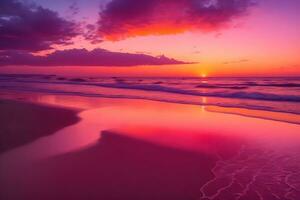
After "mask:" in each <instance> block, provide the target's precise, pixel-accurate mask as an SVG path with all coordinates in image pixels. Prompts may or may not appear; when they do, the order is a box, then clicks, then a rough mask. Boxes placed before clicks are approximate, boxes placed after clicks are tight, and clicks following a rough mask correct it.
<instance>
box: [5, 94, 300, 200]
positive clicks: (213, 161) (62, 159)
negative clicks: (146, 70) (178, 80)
mask: <svg viewBox="0 0 300 200" xmlns="http://www.w3.org/2000/svg"><path fill="white" fill-rule="evenodd" d="M35 95H36V96H38V98H34V96H35ZM35 95H33V94H30V95H29V96H30V99H28V98H27V99H26V94H23V96H22V95H20V94H19V95H17V96H18V99H20V98H22V99H23V100H22V101H14V100H1V102H2V103H1V104H2V105H4V107H2V108H1V111H2V110H3V111H4V112H1V115H2V118H3V115H4V113H5V116H7V115H9V113H10V116H15V117H6V118H5V120H6V121H5V120H2V121H1V122H2V123H3V125H5V124H6V125H7V124H8V125H9V127H11V126H10V125H11V123H16V124H20V125H19V126H18V129H14V130H13V134H14V135H13V137H12V136H11V139H10V140H9V141H12V142H11V143H9V142H5V144H6V145H8V144H9V145H8V146H5V147H6V149H5V151H3V152H2V153H1V154H0V167H1V168H0V169H1V177H2V178H1V196H2V197H1V199H49V200H50V199H78V200H80V199H86V198H89V199H112V200H116V199H149V200H150V199H178V200H179V199H202V200H206V199H235V198H237V199H246V200H250V199H251V200H255V199H259V198H260V196H263V197H264V198H265V199H272V198H275V196H279V197H280V198H281V197H282V198H281V199H284V198H285V197H292V198H294V197H297V196H298V195H299V192H298V188H299V185H298V184H299V181H297V180H299V179H298V178H299V174H298V172H297V171H294V169H298V167H299V166H298V165H299V162H298V161H299V160H298V156H297V155H298V151H299V142H298V141H299V140H298V139H299V137H300V136H299V134H298V133H299V130H300V127H299V125H296V124H290V123H285V122H278V121H272V120H264V119H259V118H250V117H245V116H240V115H233V114H222V113H220V112H219V111H218V112H217V113H215V112H210V111H206V108H205V107H202V108H199V107H198V106H190V105H180V104H171V103H162V102H154V101H144V100H118V99H117V100H116V99H104V98H102V99H101V98H83V97H66V96H59V95H58V96H54V95H50V96H51V98H50V97H49V95H43V94H39V95H37V94H35ZM17 96H15V98H16V97H17ZM6 97H7V96H6ZM10 97H11V98H12V96H10ZM33 102H35V103H33ZM69 102H73V104H70V103H69ZM55 105H56V106H55ZM26 109H28V111H27V110H26ZM22 110H23V112H20V111H22ZM79 110H81V111H80V112H79ZM53 113H54V114H53ZM24 118H25V119H26V120H27V121H26V123H25V122H24ZM33 119H34V120H33ZM79 119H80V120H79ZM216 121H217V122H218V124H216V123H215V122H216ZM4 122H5V123H4ZM22 123H23V124H22ZM237 124H239V126H237ZM21 125H22V126H21ZM39 125H40V127H39ZM4 127H5V126H4ZM250 127H251V128H250ZM3 130H6V129H2V130H1V131H2V133H1V134H4V133H5V132H3ZM20 130H26V131H24V132H22V131H20ZM275 130H276V131H277V132H276V134H274V133H275V132H274V131H275ZM278 131H279V132H278ZM283 131H284V132H285V134H284V135H282V134H280V133H281V132H283ZM261 133H264V134H263V135H261ZM25 136H26V137H25ZM270 136H272V137H270ZM1 137H2V138H4V139H6V140H8V139H9V138H8V137H7V136H5V135H1ZM19 138H25V139H22V140H21V139H19ZM13 139H14V140H13ZM17 139H18V140H17ZM3 141H5V140H3ZM282 157H285V159H282ZM287 161H288V162H287ZM274 163H276V167H274ZM283 172H284V173H283ZM266 183H270V184H271V185H270V186H268V187H265V186H266ZM268 188H269V189H268ZM270 188H273V189H272V191H273V193H270V192H268V190H270ZM286 199H288V198H286Z"/></svg>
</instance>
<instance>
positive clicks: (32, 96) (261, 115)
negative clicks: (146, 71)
mask: <svg viewBox="0 0 300 200" xmlns="http://www.w3.org/2000/svg"><path fill="white" fill-rule="evenodd" d="M4 92H5V93H3V94H0V101H1V100H2V99H3V100H12V101H20V102H28V103H32V104H38V105H45V106H53V107H61V108H63V109H72V110H76V111H83V110H87V109H94V108H97V105H92V106H90V105H89V106H85V105H84V106H83V105H80V104H78V105H77V104H75V105H73V103H72V102H71V101H72V100H74V99H79V101H80V99H83V100H88V101H94V102H97V101H98V100H101V99H106V100H108V101H113V102H118V101H119V102H123V101H124V102H126V101H146V102H148V101H149V102H158V103H166V104H174V105H176V104H178V105H187V106H199V108H201V109H205V110H206V111H208V112H215V113H222V114H232V115H238V116H242V117H250V118H256V119H262V120H272V121H278V122H284V123H290V124H296V125H300V115H299V114H296V113H292V112H280V111H270V110H263V109H254V108H253V109H251V108H244V107H231V106H220V105H215V104H190V103H184V102H173V101H159V100H155V99H140V98H122V97H117V98H114V97H94V96H78V95H68V94H67V95H65V94H48V93H40V92H27V91H24V92H16V91H9V90H8V91H6V90H4ZM45 96H46V97H49V99H47V98H40V97H45ZM56 98H57V99H65V100H64V101H66V102H64V103H63V104H61V103H62V102H58V101H57V102H55V101H53V100H52V99H56ZM108 101H105V103H106V104H107V102H108ZM206 101H207V99H206ZM101 103H102V102H101Z"/></svg>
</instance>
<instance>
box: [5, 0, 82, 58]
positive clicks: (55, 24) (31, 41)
mask: <svg viewBox="0 0 300 200" xmlns="http://www.w3.org/2000/svg"><path fill="white" fill-rule="evenodd" d="M77 34H79V33H78V31H77V30H76V24H75V23H74V22H70V21H67V20H65V19H63V18H61V17H59V16H58V14H57V13H56V12H53V11H51V10H49V9H45V8H43V7H40V6H37V5H35V4H25V3H24V2H20V1H17V0H1V1H0V41H1V43H0V50H27V51H31V52H34V51H40V50H46V49H50V48H51V46H52V45H54V44H67V43H69V42H70V39H71V38H73V37H74V36H76V35H77Z"/></svg>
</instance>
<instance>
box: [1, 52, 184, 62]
mask: <svg viewBox="0 0 300 200" xmlns="http://www.w3.org/2000/svg"><path fill="white" fill-rule="evenodd" d="M170 64H189V63H187V62H183V61H178V60H175V59H171V58H168V57H166V56H159V57H153V56H149V55H145V54H133V53H119V52H111V51H107V50H104V49H94V50H92V51H87V50H85V49H71V50H63V51H55V52H54V53H51V54H49V55H47V56H35V55H32V54H30V53H27V52H24V51H2V52H0V66H8V65H30V66H137V65H170Z"/></svg>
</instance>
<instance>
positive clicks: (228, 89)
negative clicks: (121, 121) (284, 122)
mask: <svg viewBox="0 0 300 200" xmlns="http://www.w3.org/2000/svg"><path fill="white" fill-rule="evenodd" d="M0 88H1V90H6V91H19V92H21V91H27V92H38V93H47V94H59V95H75V96H86V97H108V98H128V99H146V100H154V101H162V102H173V103H181V104H192V105H214V106H221V107H234V108H245V109H254V110H264V111H273V112H283V113H293V114H300V77H289V78H280V77H276V78H274V77H247V78H185V77H179V78H163V77H162V78H158V77H154V78H151V77H147V78H145V77H96V76H93V77H86V76H82V77H80V76H76V77H63V76H59V75H42V74H1V75H0Z"/></svg>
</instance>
